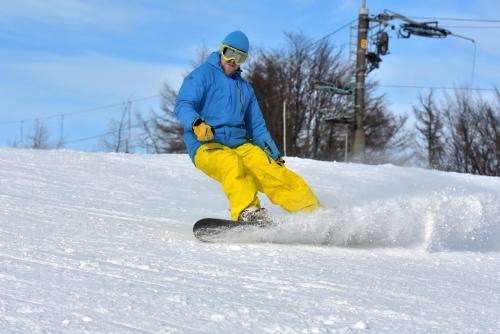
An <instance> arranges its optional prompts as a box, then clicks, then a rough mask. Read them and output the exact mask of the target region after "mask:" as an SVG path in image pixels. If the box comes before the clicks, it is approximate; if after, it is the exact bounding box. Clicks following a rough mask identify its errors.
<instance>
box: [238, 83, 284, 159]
mask: <svg viewBox="0 0 500 334" xmlns="http://www.w3.org/2000/svg"><path fill="white" fill-rule="evenodd" d="M250 91H251V97H250V99H251V100H250V105H249V109H248V110H247V112H246V114H245V124H246V128H247V131H248V133H249V134H250V137H251V139H252V142H253V143H254V144H255V145H257V146H259V147H260V148H261V149H262V150H264V152H266V154H267V155H268V156H270V157H271V158H272V159H273V160H276V159H278V158H279V157H280V155H281V154H280V152H279V150H278V147H277V146H276V144H275V142H274V140H273V138H272V137H271V134H270V133H269V130H268V129H267V126H266V121H265V120H264V117H263V116H262V111H261V109H260V106H259V103H258V101H257V98H256V96H255V93H254V91H253V89H251V90H250Z"/></svg>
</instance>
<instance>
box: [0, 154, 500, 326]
mask: <svg viewBox="0 0 500 334" xmlns="http://www.w3.org/2000/svg"><path fill="white" fill-rule="evenodd" d="M287 165H288V166H289V167H290V168H291V169H293V170H295V171H297V172H298V173H299V174H301V175H302V176H303V177H304V178H305V179H306V180H307V181H308V182H309V183H310V185H311V187H312V188H313V189H314V191H315V192H316V193H317V195H318V197H319V198H320V201H321V202H322V204H323V205H324V206H325V209H323V210H321V211H319V212H317V213H315V214H311V215H303V214H298V215H288V214H286V213H284V212H283V211H282V210H281V209H280V208H277V207H274V206H272V205H271V204H270V203H269V201H268V200H267V199H266V198H265V196H262V197H261V199H262V202H263V204H264V205H265V206H266V207H268V208H269V209H270V211H271V214H272V215H273V217H274V219H275V220H276V221H278V222H280V225H279V226H278V227H276V228H273V229H270V230H265V231H258V232H252V233H249V234H247V235H235V236H231V237H230V240H229V241H230V242H225V243H216V244H206V243H200V242H198V241H196V240H195V239H194V238H193V237H192V232H191V228H192V225H193V223H194V222H195V221H196V220H197V219H199V218H202V217H206V216H214V217H228V214H229V213H228V210H227V203H226V200H225V197H224V195H223V193H222V190H221V189H220V186H219V185H218V184H217V183H216V182H215V181H212V180H210V179H208V178H207V177H206V176H205V175H203V174H202V173H201V172H200V171H198V170H197V169H195V168H194V167H193V166H192V164H191V162H190V160H189V158H188V157H187V155H154V156H152V155H151V156H149V155H122V154H118V155H117V154H89V153H77V152H70V151H31V150H16V149H5V148H4V149H0V332H1V333H358V332H359V333H365V332H366V333H476V332H477V333H499V332H500V178H492V177H478V176H470V175H460V174H454V173H441V172H435V171H427V170H421V169H413V168H399V167H394V166H390V165H385V166H364V165H356V164H339V163H326V162H318V161H311V160H303V159H294V158H288V159H287Z"/></svg>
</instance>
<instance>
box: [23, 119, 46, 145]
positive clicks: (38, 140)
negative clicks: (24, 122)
mask: <svg viewBox="0 0 500 334" xmlns="http://www.w3.org/2000/svg"><path fill="white" fill-rule="evenodd" d="M27 138H28V140H29V142H30V146H31V148H32V149H37V150H41V149H42V150H43V149H48V148H49V130H48V129H47V127H46V126H45V124H43V122H41V121H39V120H36V122H35V126H34V128H33V133H31V134H28V136H27Z"/></svg>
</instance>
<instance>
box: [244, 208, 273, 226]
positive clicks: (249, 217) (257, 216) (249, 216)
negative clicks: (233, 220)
mask: <svg viewBox="0 0 500 334" xmlns="http://www.w3.org/2000/svg"><path fill="white" fill-rule="evenodd" d="M238 221H239V222H242V223H265V222H268V221H269V215H268V213H267V210H266V209H264V208H258V207H256V206H249V207H248V208H246V209H245V210H243V211H242V212H241V213H240V216H239V218H238Z"/></svg>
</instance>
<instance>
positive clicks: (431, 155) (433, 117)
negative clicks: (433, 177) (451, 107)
mask: <svg viewBox="0 0 500 334" xmlns="http://www.w3.org/2000/svg"><path fill="white" fill-rule="evenodd" d="M418 102H419V105H418V106H413V113H414V114H415V118H416V129H417V133H418V135H419V137H420V140H421V142H422V145H423V146H424V148H425V151H426V155H427V167H428V168H433V169H440V168H442V167H443V158H444V153H445V147H444V121H443V116H442V113H441V111H440V109H439V108H438V107H437V106H436V102H435V100H434V93H433V91H432V90H431V91H430V92H429V94H427V96H425V97H423V96H422V95H419V97H418Z"/></svg>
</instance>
